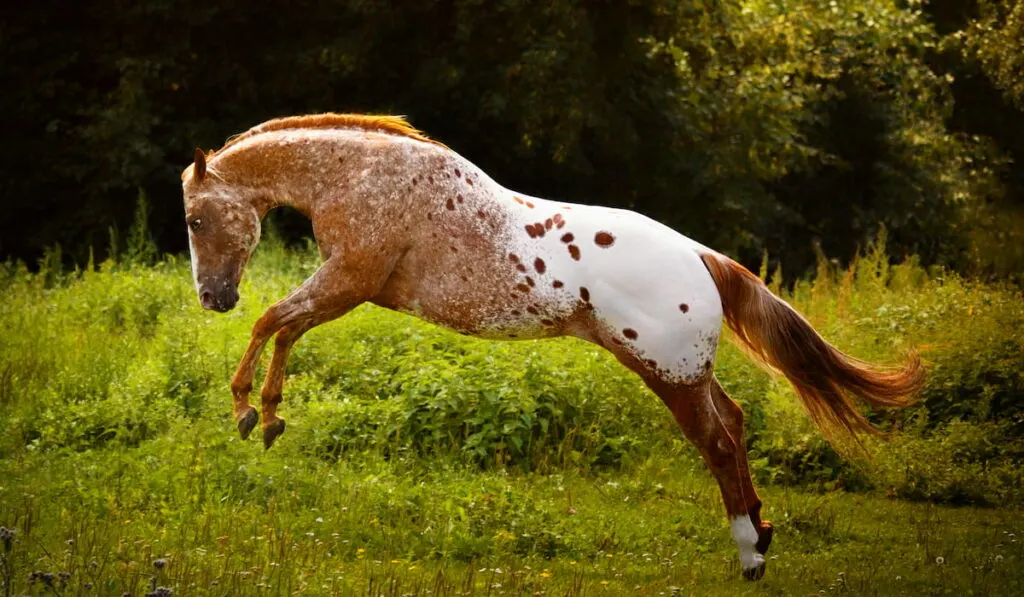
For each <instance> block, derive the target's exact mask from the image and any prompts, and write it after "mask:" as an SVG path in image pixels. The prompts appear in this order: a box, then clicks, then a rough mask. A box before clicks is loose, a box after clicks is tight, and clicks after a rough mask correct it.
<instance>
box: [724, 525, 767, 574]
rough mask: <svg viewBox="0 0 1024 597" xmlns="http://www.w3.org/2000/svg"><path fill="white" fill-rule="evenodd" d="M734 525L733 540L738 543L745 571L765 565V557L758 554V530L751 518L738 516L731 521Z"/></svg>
mask: <svg viewBox="0 0 1024 597" xmlns="http://www.w3.org/2000/svg"><path fill="white" fill-rule="evenodd" d="M730 523H731V525H732V538H733V539H734V540H735V541H736V547H738V548H739V550H740V564H741V565H742V566H743V569H744V570H751V569H753V568H757V567H758V566H760V565H761V564H764V556H763V555H761V554H760V553H758V552H757V548H755V547H754V546H755V545H756V544H757V530H756V529H755V528H754V523H753V522H752V521H751V520H750V516H748V515H746V514H744V515H743V516H737V517H736V518H733V519H732V520H731V521H730Z"/></svg>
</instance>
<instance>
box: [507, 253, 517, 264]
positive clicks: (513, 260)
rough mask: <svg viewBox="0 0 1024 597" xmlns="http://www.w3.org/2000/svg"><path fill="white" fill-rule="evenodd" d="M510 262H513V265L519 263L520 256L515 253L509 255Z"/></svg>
mask: <svg viewBox="0 0 1024 597" xmlns="http://www.w3.org/2000/svg"><path fill="white" fill-rule="evenodd" d="M508 260H509V261H511V262H512V263H519V255H516V254H515V253H509V254H508Z"/></svg>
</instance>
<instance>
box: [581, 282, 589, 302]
mask: <svg viewBox="0 0 1024 597" xmlns="http://www.w3.org/2000/svg"><path fill="white" fill-rule="evenodd" d="M580 298H581V299H583V300H584V301H585V302H588V303H589V302H590V291H589V290H587V287H586V286H580Z"/></svg>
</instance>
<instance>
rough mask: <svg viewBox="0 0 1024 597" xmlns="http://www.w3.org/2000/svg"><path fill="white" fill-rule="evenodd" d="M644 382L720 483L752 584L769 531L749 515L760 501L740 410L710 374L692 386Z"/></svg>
mask: <svg viewBox="0 0 1024 597" xmlns="http://www.w3.org/2000/svg"><path fill="white" fill-rule="evenodd" d="M646 381H647V383H648V385H649V386H650V387H651V389H652V390H654V392H655V393H656V394H658V396H659V397H660V398H661V399H662V401H663V402H664V403H665V405H666V406H668V408H669V410H670V411H672V415H673V416H674V417H675V419H676V422H677V423H678V424H679V427H680V428H681V429H682V430H683V433H684V434H685V435H686V437H687V439H689V440H690V441H691V442H693V444H694V445H695V446H697V449H698V450H699V451H700V454H701V456H702V457H703V458H704V461H705V462H706V463H707V465H708V468H710V469H711V472H712V473H713V474H714V475H715V479H716V480H717V481H718V486H719V488H720V489H721V490H722V498H723V500H724V502H725V511H726V514H727V515H728V516H729V521H730V524H731V526H732V535H733V539H735V540H736V545H737V547H738V548H739V552H740V563H741V564H742V566H743V576H744V577H746V578H748V579H750V580H756V579H759V578H761V576H763V575H764V567H765V565H764V563H765V560H764V550H766V549H767V543H768V542H770V541H771V531H770V530H767V531H762V532H759V530H758V525H760V522H761V521H760V518H759V517H758V518H757V520H756V522H755V521H754V520H753V517H752V513H753V514H754V515H755V516H757V515H759V513H760V508H761V500H760V499H759V498H758V497H757V492H756V491H755V490H754V485H753V483H752V482H751V480H750V474H749V471H748V469H747V461H746V453H745V447H744V441H743V413H742V411H741V410H740V409H739V406H738V405H736V403H734V402H733V401H732V400H730V399H729V397H728V396H726V395H725V392H724V391H723V390H722V389H721V387H719V386H718V382H717V381H716V380H715V379H714V378H713V377H712V376H710V375H709V376H707V377H706V378H704V379H703V380H700V381H698V382H696V383H694V384H691V385H687V384H679V383H669V382H666V381H662V380H660V379H656V378H655V379H652V378H647V379H646ZM769 529H770V526H769ZM762 533H767V539H766V540H762Z"/></svg>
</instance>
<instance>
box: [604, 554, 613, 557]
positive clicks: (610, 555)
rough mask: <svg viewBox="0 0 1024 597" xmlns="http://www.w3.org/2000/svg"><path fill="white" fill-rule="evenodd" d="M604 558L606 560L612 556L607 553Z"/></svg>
mask: <svg viewBox="0 0 1024 597" xmlns="http://www.w3.org/2000/svg"><path fill="white" fill-rule="evenodd" d="M604 557H606V558H610V557H612V554H610V553H606V554H604Z"/></svg>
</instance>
